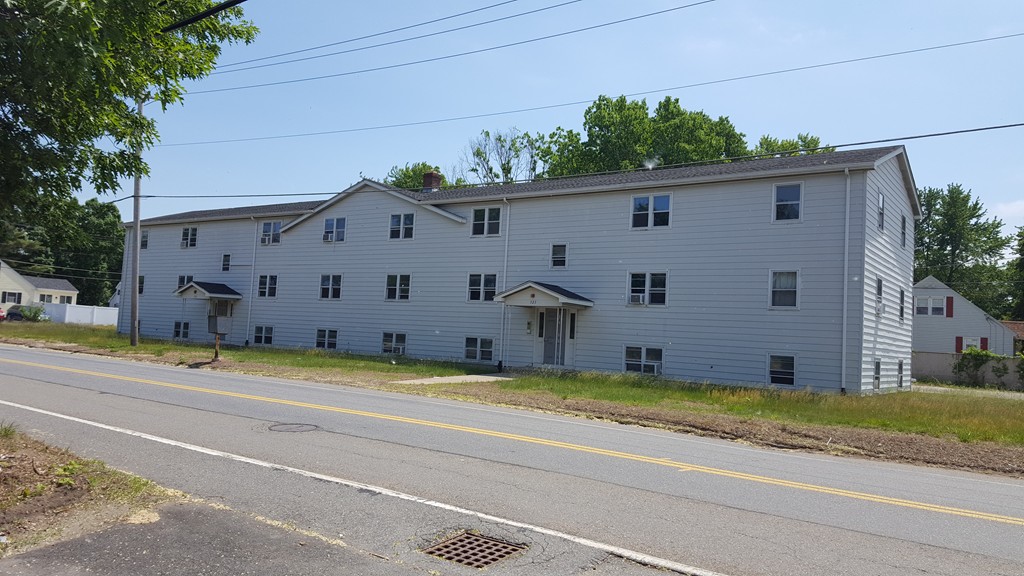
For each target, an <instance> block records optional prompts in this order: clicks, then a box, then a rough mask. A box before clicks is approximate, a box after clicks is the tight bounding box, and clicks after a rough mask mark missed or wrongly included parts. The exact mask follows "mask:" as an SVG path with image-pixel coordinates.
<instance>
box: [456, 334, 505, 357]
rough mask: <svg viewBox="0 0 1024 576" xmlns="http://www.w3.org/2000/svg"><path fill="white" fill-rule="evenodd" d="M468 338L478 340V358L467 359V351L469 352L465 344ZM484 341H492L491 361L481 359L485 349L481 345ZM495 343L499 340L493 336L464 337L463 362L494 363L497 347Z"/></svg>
mask: <svg viewBox="0 0 1024 576" xmlns="http://www.w3.org/2000/svg"><path fill="white" fill-rule="evenodd" d="M467 338H475V339H476V349H475V350H476V356H475V357H474V358H467V357H466V350H468V347H466V346H465V343H466V339H467ZM483 340H490V341H491V347H490V352H491V358H490V359H489V360H485V359H483V358H481V357H480V354H481V352H482V351H483V350H484V349H485V348H484V347H483V346H482V345H481V343H482V341H483ZM495 342H497V338H494V337H493V336H465V337H463V339H462V343H463V347H462V360H464V361H470V362H494V353H495V345H494V343H495Z"/></svg>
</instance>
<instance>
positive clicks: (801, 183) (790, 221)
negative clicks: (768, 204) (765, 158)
mask: <svg viewBox="0 0 1024 576" xmlns="http://www.w3.org/2000/svg"><path fill="white" fill-rule="evenodd" d="M779 186H799V187H800V207H799V210H800V216H799V217H797V218H790V219H788V220H778V219H776V218H775V208H776V206H777V205H778V194H779ZM805 188H806V187H805V186H804V181H803V180H800V181H798V182H776V183H775V184H773V185H772V209H771V219H772V224H800V223H801V222H803V221H804V205H805V204H806V200H807V195H806V194H805V193H804V191H805Z"/></svg>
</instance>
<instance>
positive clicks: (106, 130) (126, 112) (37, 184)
mask: <svg viewBox="0 0 1024 576" xmlns="http://www.w3.org/2000/svg"><path fill="white" fill-rule="evenodd" d="M212 5H213V2H212V1H211V0H176V1H175V2H167V1H165V0H138V1H133V2H110V1H103V0H78V1H76V2H68V1H66V0H64V1H61V0H2V2H0V45H2V48H0V49H2V50H3V52H2V56H0V158H3V159H4V160H3V162H0V190H3V193H4V195H5V199H4V200H5V201H4V202H3V203H0V204H2V205H0V218H4V219H8V220H10V219H12V217H16V216H17V214H16V212H17V209H18V207H19V206H21V205H23V204H24V203H26V202H28V201H29V200H31V199H32V198H34V197H35V196H36V195H37V194H42V195H46V196H48V197H51V198H56V199H67V198H70V197H71V194H72V192H73V191H75V190H79V189H81V188H82V187H83V185H84V184H88V185H90V186H92V187H93V188H94V189H95V190H96V191H97V192H100V193H102V192H107V191H111V190H115V189H117V188H118V186H119V183H118V181H119V179H121V178H124V177H127V176H132V175H134V174H137V173H147V167H146V165H145V163H144V162H143V161H142V160H141V159H140V158H139V157H138V156H137V155H136V154H134V153H133V150H134V149H135V148H136V147H142V148H148V147H149V146H151V145H152V144H153V143H154V142H155V141H156V139H157V130H156V125H155V123H154V122H153V120H152V119H147V118H141V117H140V116H139V115H138V114H136V112H135V106H134V105H133V103H134V102H135V101H138V100H139V99H145V100H149V101H155V102H158V103H159V104H160V106H161V107H164V108H166V107H167V106H168V105H170V104H174V103H177V102H180V101H181V100H182V97H183V95H184V93H185V89H184V86H183V84H182V83H183V81H185V80H195V79H198V78H202V77H204V76H206V75H208V74H209V73H210V72H211V71H212V70H213V68H214V63H215V61H216V58H217V56H218V55H219V54H220V45H219V44H220V43H221V42H236V41H244V42H249V41H251V40H252V39H253V38H254V37H255V34H256V31H257V30H256V28H255V27H254V26H252V25H251V24H250V23H249V22H247V21H245V20H243V19H242V10H241V8H238V7H234V8H229V9H227V10H225V11H223V12H220V13H218V14H217V15H216V16H213V17H209V18H206V19H203V20H201V21H199V22H196V23H194V24H190V25H188V26H185V27H183V28H180V29H178V30H176V31H174V32H170V33H161V32H160V30H161V29H162V28H164V27H167V26H169V25H171V24H174V23H176V22H178V21H180V20H183V19H185V18H187V17H189V16H193V15H195V14H198V13H199V12H202V11H203V10H205V9H207V8H209V7H211V6H212ZM101 140H102V141H103V142H104V145H103V146H100V144H99V141H101ZM111 144H112V146H111Z"/></svg>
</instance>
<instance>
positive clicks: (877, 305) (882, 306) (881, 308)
mask: <svg viewBox="0 0 1024 576" xmlns="http://www.w3.org/2000/svg"><path fill="white" fill-rule="evenodd" d="M883 312H885V304H882V301H881V300H876V301H875V316H881V315H882V313H883Z"/></svg>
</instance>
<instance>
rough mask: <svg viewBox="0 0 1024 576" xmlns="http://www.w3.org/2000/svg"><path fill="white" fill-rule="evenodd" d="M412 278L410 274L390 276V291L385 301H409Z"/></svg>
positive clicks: (388, 290)
mask: <svg viewBox="0 0 1024 576" xmlns="http://www.w3.org/2000/svg"><path fill="white" fill-rule="evenodd" d="M411 283H412V278H411V277H410V276H409V275H408V274H388V289H387V295H386V296H385V299H387V300H408V299H409V285H410V284H411Z"/></svg>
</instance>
